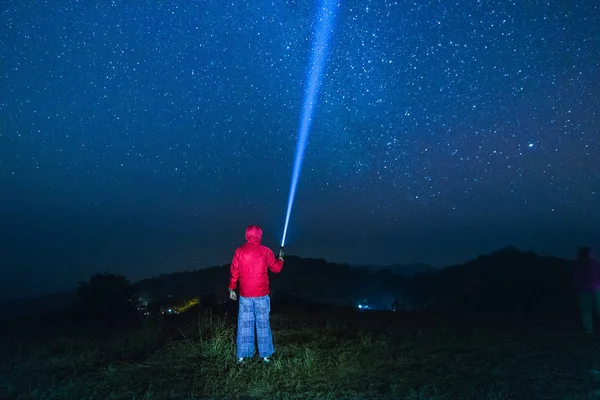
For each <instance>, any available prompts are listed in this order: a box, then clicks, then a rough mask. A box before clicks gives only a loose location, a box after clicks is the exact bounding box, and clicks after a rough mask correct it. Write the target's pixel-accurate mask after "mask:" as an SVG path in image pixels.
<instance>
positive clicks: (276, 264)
mask: <svg viewBox="0 0 600 400" xmlns="http://www.w3.org/2000/svg"><path fill="white" fill-rule="evenodd" d="M266 261H267V267H269V269H270V270H271V272H273V273H275V274H278V273H280V272H281V269H282V268H283V258H280V259H277V258H275V254H273V251H272V250H271V249H267V255H266Z"/></svg>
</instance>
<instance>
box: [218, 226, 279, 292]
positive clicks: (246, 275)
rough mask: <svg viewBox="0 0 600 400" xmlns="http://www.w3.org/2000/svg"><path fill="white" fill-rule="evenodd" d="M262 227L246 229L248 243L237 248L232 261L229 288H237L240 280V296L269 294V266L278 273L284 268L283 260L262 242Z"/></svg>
mask: <svg viewBox="0 0 600 400" xmlns="http://www.w3.org/2000/svg"><path fill="white" fill-rule="evenodd" d="M261 239H262V229H260V227H258V226H256V225H251V226H249V227H248V228H247V229H246V244H244V245H242V246H240V247H238V248H237V249H236V250H235V255H234V256H233V261H232V262H231V279H230V280H229V289H230V290H235V289H236V287H237V284H238V279H239V281H240V296H243V297H262V296H266V295H268V294H269V274H268V271H267V268H268V269H270V270H271V272H274V273H276V274H278V273H279V272H280V271H281V268H283V260H278V259H276V258H275V255H274V254H273V251H271V249H269V248H268V247H265V246H263V245H261V244H260V240H261Z"/></svg>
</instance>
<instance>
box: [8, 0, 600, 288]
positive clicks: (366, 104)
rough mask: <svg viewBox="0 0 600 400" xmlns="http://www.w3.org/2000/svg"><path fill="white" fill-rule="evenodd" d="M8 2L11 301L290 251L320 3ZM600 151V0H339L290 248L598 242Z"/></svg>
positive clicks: (429, 257) (564, 250) (394, 253)
mask: <svg viewBox="0 0 600 400" xmlns="http://www.w3.org/2000/svg"><path fill="white" fill-rule="evenodd" d="M413 3H422V5H415V4H413ZM0 7H1V8H0V16H1V20H2V22H1V29H0V45H1V48H2V62H1V65H0V68H1V69H0V72H1V75H0V88H1V97H0V107H1V108H0V113H1V114H0V115H1V119H0V129H1V130H0V195H1V197H0V216H1V220H0V238H1V239H2V241H1V243H2V249H1V254H0V265H1V273H2V279H0V293H1V295H0V297H13V296H26V295H32V294H37V293H43V292H49V291H56V290H63V289H68V288H72V287H74V286H75V285H76V283H77V282H78V281H83V280H86V279H88V278H89V276H90V274H91V273H95V272H103V271H105V270H108V271H110V272H114V273H122V274H126V275H127V276H128V277H129V278H131V279H132V280H137V279H140V278H143V277H150V276H153V275H156V274H158V273H161V272H166V273H168V272H173V271H179V270H185V269H196V268H200V267H205V266H211V265H216V264H226V263H228V262H229V261H230V260H231V257H232V254H233V251H234V249H235V247H237V246H238V245H240V244H241V243H243V241H244V239H243V235H244V229H245V227H246V226H247V225H249V224H253V223H256V224H260V225H261V226H262V227H263V229H264V231H265V234H264V240H263V243H264V244H266V245H268V246H270V247H271V248H272V249H274V250H276V249H277V248H278V243H279V241H280V238H281V234H282V231H283V222H284V218H285V209H286V206H287V197H288V193H289V185H290V176H291V171H292V163H293V160H294V152H295V147H296V138H297V130H298V123H299V118H300V115H301V110H302V98H303V91H304V89H305V81H306V77H307V64H308V61H309V58H310V52H311V40H312V34H313V30H314V27H315V25H316V24H315V15H316V4H315V3H314V2H313V1H304V0H295V1H291V0H288V1H284V0H281V1H271V0H269V1H266V0H253V1H247V2H246V1H230V2H225V1H219V0H203V1H175V0H170V1H152V0H146V1H139V0H128V1H113V2H112V3H111V2H110V1H106V2H94V1H77V0H69V1H64V0H57V1H48V2H43V1H29V0H7V1H3V2H2V4H1V6H0ZM599 155H600V3H598V2H597V1H596V0H590V1H573V2H560V1H552V2H546V1H533V0H532V1H527V2H510V1H493V0H490V1H487V0H486V1H472V2H458V4H451V2H447V1H442V0H440V1H425V2H405V1H390V0H379V1H375V0H374V1H364V0H360V1H359V0H347V1H344V0H342V1H341V3H340V6H339V7H338V8H337V17H336V24H335V26H334V31H333V34H332V41H331V43H330V54H329V58H328V63H327V66H326V70H325V75H324V79H323V81H322V85H321V91H320V95H319V99H318V104H317V108H316V113H315V115H314V120H313V125H312V131H311V134H310V142H309V144H308V148H307V152H306V158H305V160H304V166H303V171H302V175H301V180H300V183H299V186H298V194H297V197H296V202H295V205H294V212H293V214H292V217H291V221H290V228H289V232H288V237H287V243H286V247H287V252H288V253H290V254H297V255H300V256H304V257H319V258H325V259H327V260H329V261H337V262H350V263H369V264H392V263H409V262H427V263H431V264H433V265H435V266H438V267H441V266H445V265H450V264H453V263H458V262H463V261H466V260H468V259H471V258H474V257H476V256H477V255H478V254H481V253H486V252H490V251H493V250H496V249H498V248H500V247H504V246H508V245H516V246H518V247H520V248H522V249H525V250H531V251H535V252H538V253H540V254H551V255H557V256H560V257H569V258H571V257H573V256H574V254H575V252H576V247H577V246H579V245H583V244H588V245H591V246H595V247H596V248H597V249H599V250H600V207H599V205H600V162H599V161H598V156H599ZM226 285H227V282H224V283H223V287H226Z"/></svg>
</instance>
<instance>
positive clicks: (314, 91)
mask: <svg viewBox="0 0 600 400" xmlns="http://www.w3.org/2000/svg"><path fill="white" fill-rule="evenodd" d="M338 3H339V0H322V2H321V6H320V7H319V15H318V19H317V27H316V30H315V32H314V38H313V47H312V51H311V57H310V63H309V69H308V80H307V83H308V85H307V87H306V90H305V92H304V100H303V103H302V115H301V118H300V127H299V129H298V142H297V143H296V158H295V160H294V169H293V172H292V183H291V187H290V196H289V199H288V206H287V212H286V215H285V226H284V228H283V237H282V238H281V247H283V246H284V245H285V237H286V235H287V230H288V225H289V222H290V215H291V213H292V206H293V204H294V197H296V187H297V186H298V180H299V179H300V172H301V171H302V161H303V160H304V152H305V150H306V144H307V142H308V134H309V133H310V126H311V124H312V118H313V114H314V111H315V105H316V101H317V95H318V94H319V86H320V85H321V78H322V75H323V70H324V69H325V62H326V60H327V50H328V47H329V41H330V39H331V32H332V31H333V23H334V21H335V12H336V8H337V7H338V5H339V4H338Z"/></svg>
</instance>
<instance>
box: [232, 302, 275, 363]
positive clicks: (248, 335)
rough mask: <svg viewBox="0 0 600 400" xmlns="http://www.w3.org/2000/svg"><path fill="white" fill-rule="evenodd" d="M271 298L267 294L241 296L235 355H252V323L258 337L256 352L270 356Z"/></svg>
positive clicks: (271, 339) (273, 349)
mask: <svg viewBox="0 0 600 400" xmlns="http://www.w3.org/2000/svg"><path fill="white" fill-rule="evenodd" d="M270 312H271V299H270V298H269V296H268V295H267V296H262V297H242V296H240V310H239V313H238V330H237V356H238V358H246V357H253V356H254V325H255V324H256V333H257V334H256V336H257V337H258V354H259V356H260V357H270V356H271V355H272V354H273V353H274V352H275V347H273V335H272V334H271V325H270V324H269V313H270Z"/></svg>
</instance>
